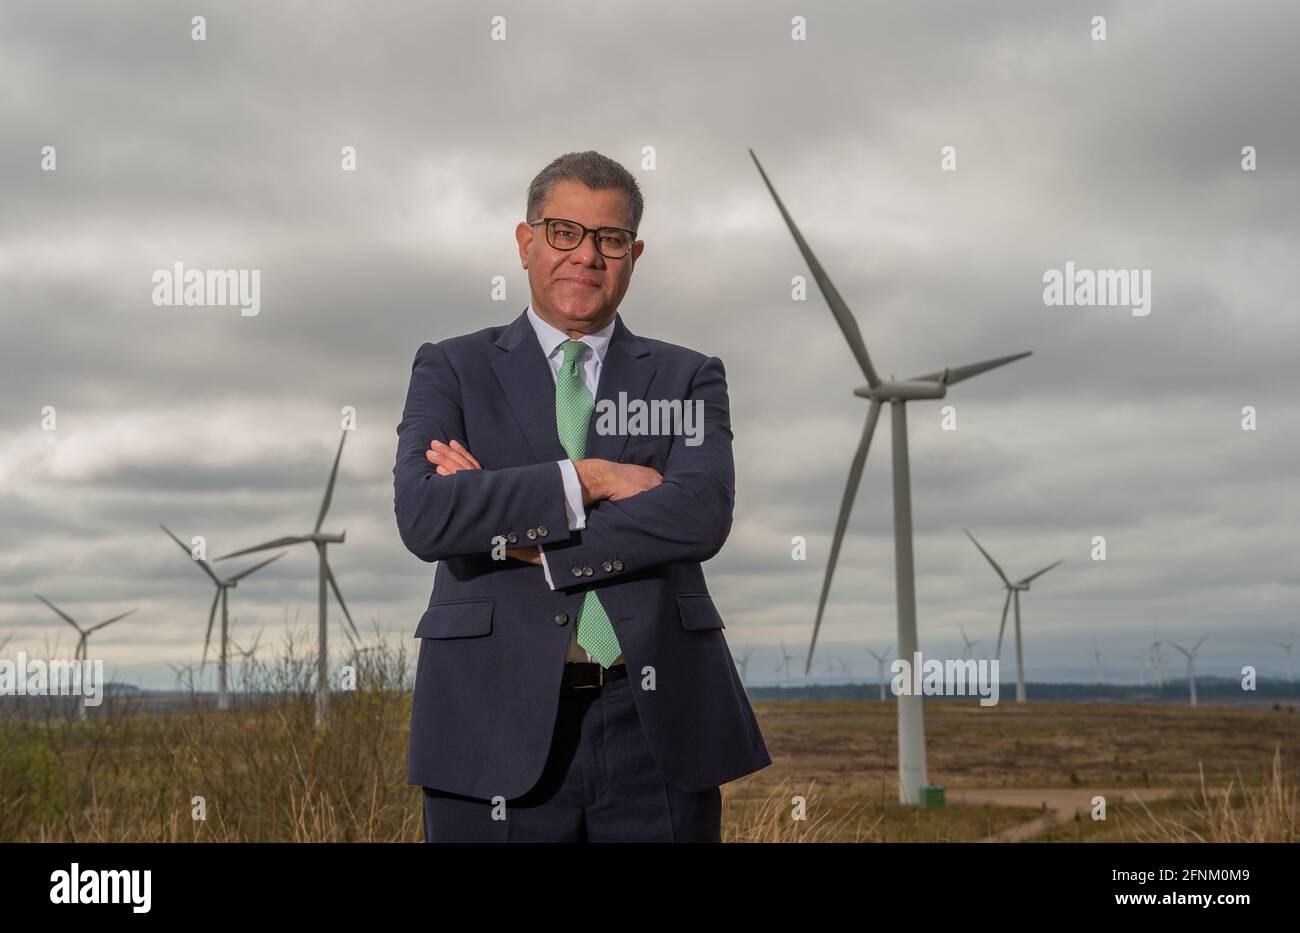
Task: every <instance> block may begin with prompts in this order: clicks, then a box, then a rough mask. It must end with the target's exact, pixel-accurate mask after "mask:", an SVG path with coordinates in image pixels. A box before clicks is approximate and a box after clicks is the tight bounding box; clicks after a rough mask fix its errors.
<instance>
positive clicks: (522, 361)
mask: <svg viewBox="0 0 1300 933" xmlns="http://www.w3.org/2000/svg"><path fill="white" fill-rule="evenodd" d="M642 205H643V202H642V198H641V192H640V190H639V187H638V185H637V183H636V179H635V178H634V177H633V176H632V175H631V174H630V173H629V172H628V171H627V170H626V169H624V168H623V167H622V166H621V165H619V164H618V163H617V162H614V161H612V160H610V159H607V158H606V157H604V156H602V155H600V154H599V153H596V152H582V153H569V154H567V155H564V156H561V157H560V158H558V159H556V160H555V161H554V162H552V163H551V164H550V165H549V166H547V167H546V168H545V169H544V170H543V171H542V172H541V173H540V174H538V176H537V177H536V178H535V179H534V180H533V182H532V185H531V186H530V187H529V191H528V203H527V216H526V219H525V221H524V222H522V223H520V224H519V225H518V227H517V228H516V231H515V237H516V239H517V241H518V244H519V257H520V261H521V262H522V264H523V266H524V268H525V269H527V270H528V282H529V286H530V289H531V292H532V301H531V303H530V304H529V306H528V307H527V308H526V309H525V310H524V312H523V313H522V314H520V315H519V317H517V318H516V319H515V320H514V322H513V323H511V324H509V325H507V326H499V327H489V328H487V329H485V330H480V331H478V332H476V333H472V334H468V335H465V336H461V337H455V338H452V339H449V340H444V341H442V342H440V343H436V344H434V343H426V344H424V345H423V346H421V347H420V349H419V352H418V353H417V354H416V357H415V363H414V366H413V368H412V372H411V383H410V389H409V392H408V394H407V398H406V407H405V411H404V412H403V416H402V422H401V424H400V425H399V426H398V429H397V433H398V449H397V463H396V466H395V467H394V469H393V475H394V491H395V499H394V507H395V511H396V515H397V526H398V529H399V531H400V533H401V537H402V541H403V543H405V545H406V546H407V548H408V549H410V550H411V552H412V553H414V554H415V555H417V556H418V557H420V558H421V559H422V560H426V561H438V568H437V572H436V574H435V576H434V583H433V593H432V595H431V597H430V599H429V607H428V609H427V611H426V612H425V613H424V615H423V617H422V618H421V619H420V623H419V625H418V627H417V628H416V632H415V634H416V636H417V637H418V638H420V639H421V642H420V653H419V662H418V666H417V670H416V682H415V698H414V702H413V707H412V713H411V739H410V763H409V768H408V774H407V780H408V783H412V784H420V785H422V786H423V787H424V831H425V839H426V841H432V842H440V841H511V842H516V841H524V842H529V841H593V842H597V841H714V842H716V841H720V836H721V792H720V789H719V785H720V784H723V783H726V782H727V781H731V780H734V779H736V778H738V777H741V776H743V775H745V774H749V773H751V772H753V771H756V770H758V769H759V768H763V767H765V766H767V765H768V764H770V763H771V758H770V757H769V755H768V753H767V748H766V746H765V745H764V742H763V737H762V735H761V733H760V732H759V729H758V724H757V722H756V721H755V719H754V714H753V711H752V710H751V708H750V706H749V702H748V700H747V698H746V696H745V691H744V687H743V685H742V683H741V681H740V678H739V676H738V675H737V672H736V667H735V663H734V662H733V660H732V657H731V652H730V650H729V649H728V647H727V643H726V640H725V639H724V638H723V634H722V629H723V627H724V626H723V621H722V619H721V617H720V616H719V615H718V611H717V609H716V608H715V607H714V605H713V601H712V599H711V598H710V597H709V593H708V588H707V586H706V585H705V581H704V573H703V570H702V569H701V567H700V563H701V562H702V561H705V560H708V559H709V558H710V557H712V556H713V555H714V554H716V553H717V552H718V550H719V549H720V548H721V547H722V544H723V542H724V541H725V540H726V537H727V534H728V533H729V531H730V530H731V520H732V502H733V498H734V488H735V478H734V467H733V462H732V452H731V440H732V434H731V425H730V418H729V414H728V401H727V387H726V377H725V373H724V370H723V366H722V363H721V361H720V360H718V359H717V358H714V357H708V356H705V355H704V354H701V353H697V352H695V351H693V350H688V349H686V348H684V347H678V346H674V345H672V344H669V343H664V342H662V341H658V340H651V339H648V338H645V337H639V336H636V335H635V334H633V333H632V332H631V331H630V330H628V328H627V326H626V325H625V324H624V323H623V321H622V319H621V318H620V317H619V315H618V313H617V309H618V306H619V303H620V302H621V301H622V299H623V295H624V293H625V292H626V291H627V287H628V284H629V283H630V281H631V278H632V269H633V267H634V265H635V263H636V260H637V258H638V257H639V256H640V255H641V253H642V251H643V250H644V249H645V244H644V242H642V241H640V240H637V239H636V230H637V228H638V225H639V224H640V221H641V211H642ZM620 399H622V400H636V399H642V400H645V401H646V402H649V401H652V400H658V401H660V402H673V401H676V402H678V403H681V409H682V410H683V411H685V410H687V409H688V408H690V407H692V406H694V409H695V410H702V413H703V418H702V424H701V425H698V426H697V427H698V430H697V431H696V432H695V435H694V436H688V434H687V433H686V432H685V431H683V430H680V428H681V427H682V425H681V424H680V423H678V424H677V425H675V427H676V428H678V429H679V430H678V432H677V433H672V432H671V431H664V430H660V431H659V433H657V434H641V433H638V434H633V435H631V436H629V433H630V432H628V431H625V432H624V433H622V434H619V433H617V432H616V431H613V430H609V426H610V424H618V423H620V422H619V421H618V420H617V419H602V418H600V417H599V416H597V417H593V411H594V410H596V408H597V401H598V400H608V401H609V402H610V403H617V402H619V401H620Z"/></svg>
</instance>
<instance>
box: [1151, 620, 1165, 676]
mask: <svg viewBox="0 0 1300 933" xmlns="http://www.w3.org/2000/svg"><path fill="white" fill-rule="evenodd" d="M1163 644H1164V642H1162V641H1161V640H1160V638H1159V637H1158V636H1157V634H1156V626H1155V623H1154V622H1153V623H1151V670H1152V675H1153V677H1154V679H1155V684H1156V686H1157V687H1160V688H1162V689H1163V687H1164V685H1165V659H1164V656H1163V655H1162V654H1161V653H1160V646H1161V645H1163Z"/></svg>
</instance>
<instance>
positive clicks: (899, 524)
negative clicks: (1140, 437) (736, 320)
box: [749, 149, 1029, 804]
mask: <svg viewBox="0 0 1300 933" xmlns="http://www.w3.org/2000/svg"><path fill="white" fill-rule="evenodd" d="M749 155H750V158H752V159H753V160H754V165H755V166H756V167H757V168H758V173H759V174H760V175H762V176H763V183H764V184H765V185H767V190H768V191H769V192H771V194H772V199H773V200H774V201H776V206H777V210H779V211H780V212H781V216H782V218H784V220H785V223H786V226H787V227H789V228H790V233H791V234H792V235H793V236H794V241H795V243H796V245H798V247H799V251H800V252H801V253H802V254H803V258H804V261H805V262H807V263H808V268H809V270H810V271H811V272H812V274H813V278H815V279H816V280H817V287H818V288H819V289H821V293H822V295H823V296H824V297H825V299H826V303H827V304H828V305H830V309H831V314H833V315H834V316H835V321H836V323H837V324H838V325H839V328H840V331H841V332H842V333H843V334H844V339H845V340H846V341H848V344H849V349H850V350H851V351H852V352H853V356H854V358H855V359H856V360H857V363H858V367H859V368H860V369H861V370H862V374H863V375H864V376H865V377H866V380H867V384H866V385H865V386H860V387H858V388H856V389H854V390H853V394H854V395H856V396H858V397H860V398H865V399H869V400H870V402H871V404H870V405H869V406H868V408H867V420H866V425H865V426H864V427H863V430H862V438H861V439H860V440H859V441H858V449H857V452H856V453H854V455H853V462H852V464H851V465H850V467H849V481H848V484H847V485H846V486H845V489H844V500H843V502H842V503H841V505H840V513H839V517H838V518H837V519H836V521H835V537H834V538H833V539H832V542H831V551H830V559H829V560H828V561H827V564H826V578H825V580H823V582H822V592H821V598H820V599H819V600H818V602H817V619H816V621H815V622H814V623H813V635H812V643H811V644H810V645H809V648H808V664H809V665H811V664H812V656H813V652H814V650H816V647H817V633H818V631H819V630H820V628H821V622H822V614H823V612H825V609H826V597H827V595H828V594H829V593H830V588H831V577H832V576H833V575H834V573H835V562H836V560H837V559H838V558H839V554H840V545H841V543H843V541H844V530H845V528H846V527H847V526H848V522H849V513H850V512H851V511H852V509H853V499H854V496H855V495H856V494H857V490H858V483H859V482H860V481H861V479H862V468H863V466H864V465H865V464H866V461H867V450H868V448H869V447H870V446H871V436H872V434H873V433H875V430H876V421H877V420H878V419H879V417H880V409H881V406H882V405H883V404H884V403H885V402H888V403H889V410H890V419H889V420H890V425H891V428H892V435H893V454H894V464H893V470H894V586H895V590H896V592H897V602H898V653H899V654H900V655H901V656H902V657H904V658H906V659H907V660H908V662H909V663H915V661H916V660H917V658H916V655H917V649H918V641H917V634H916V580H915V575H914V572H913V567H912V480H911V471H910V467H909V466H908V456H907V407H906V406H907V403H908V402H909V401H917V400H921V399H941V398H944V397H945V396H946V395H947V394H948V386H950V385H956V384H957V383H958V382H961V381H963V380H965V379H969V378H971V377H972V376H977V375H979V374H980V373H983V372H987V371H988V370H990V369H994V368H996V367H998V366H1003V365H1005V364H1007V363H1010V362H1012V361H1014V360H1018V359H1022V358H1023V357H1026V356H1028V355H1029V353H1028V352H1026V353H1017V354H1014V355H1012V356H1004V357H999V358H997V359H992V360H985V361H984V362H982V363H972V364H970V365H967V366H958V367H955V368H950V369H943V370H941V371H939V372H933V373H926V374H925V375H923V376H916V377H914V378H912V379H905V380H903V381H901V382H895V381H894V380H893V377H892V376H891V377H890V379H889V381H885V380H883V379H881V378H880V376H879V375H877V373H876V368H875V367H874V366H873V365H872V364H871V357H870V356H869V355H868V354H867V346H866V344H865V343H864V342H863V339H862V333H861V331H859V330H858V322H857V321H856V320H855V319H854V317H853V312H851V311H850V310H849V307H848V305H847V304H846V303H845V302H844V299H843V298H841V297H840V293H839V292H838V291H837V290H836V288H835V285H834V284H833V283H832V282H831V280H830V276H828V275H827V274H826V271H825V270H824V269H823V268H822V265H821V263H820V262H818V261H817V257H816V256H814V255H813V251H812V248H811V247H809V246H808V243H807V242H806V241H805V240H804V238H803V234H801V233H800V232H799V228H798V227H796V226H795V223H794V220H793V219H792V218H791V217H790V214H789V212H788V211H786V209H785V205H784V204H782V203H781V199H780V197H778V196H777V193H776V189H775V188H773V187H772V183H771V182H770V181H769V180H768V178H767V173H766V172H764V171H763V166H762V165H760V164H759V161H758V156H756V155H754V150H753V149H751V150H749ZM805 673H807V671H806V670H805ZM921 700H922V698H921V697H920V696H916V695H912V694H911V693H907V694H903V695H901V696H899V697H898V782H899V786H898V799H899V801H900V802H902V803H907V804H917V803H920V796H921V788H922V787H924V786H926V785H927V784H929V779H928V778H927V777H926V766H925V719H924V716H923V708H922V704H921Z"/></svg>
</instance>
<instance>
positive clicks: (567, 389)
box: [555, 340, 621, 667]
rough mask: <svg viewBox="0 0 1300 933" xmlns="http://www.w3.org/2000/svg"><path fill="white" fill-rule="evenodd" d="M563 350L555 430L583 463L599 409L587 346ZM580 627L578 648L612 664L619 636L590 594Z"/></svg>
mask: <svg viewBox="0 0 1300 933" xmlns="http://www.w3.org/2000/svg"><path fill="white" fill-rule="evenodd" d="M562 346H563V349H564V362H563V363H562V364H561V365H560V372H559V374H558V375H557V376H556V377H555V429H556V431H557V432H558V433H559V435H560V443H561V444H563V445H564V452H565V453H566V454H568V455H569V459H570V460H581V459H582V457H583V455H584V454H585V453H586V451H587V427H588V425H589V424H590V423H591V412H592V410H593V409H594V408H595V407H596V402H595V399H593V398H592V397H591V393H590V392H589V391H588V390H587V384H586V382H584V381H583V378H582V354H583V353H584V352H585V351H586V349H587V345H586V344H585V343H583V342H582V341H580V340H568V341H566V342H565V343H564V344H563V345H562ZM577 626H578V644H579V645H581V646H582V648H583V650H584V651H586V652H587V653H588V654H590V655H591V656H592V657H593V658H595V659H596V660H597V661H599V662H600V666H601V667H609V666H610V665H611V664H613V663H614V660H615V659H616V658H617V657H618V656H619V653H620V651H621V649H620V648H619V644H618V636H617V635H615V634H614V624H613V623H612V622H610V620H609V616H608V615H607V614H606V612H605V607H604V606H602V605H601V604H600V600H599V599H598V598H597V596H596V594H595V593H594V592H593V591H591V590H588V591H587V592H586V593H584V594H583V596H582V605H581V606H579V607H578V621H577Z"/></svg>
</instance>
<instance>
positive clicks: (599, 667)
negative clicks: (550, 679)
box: [571, 661, 605, 690]
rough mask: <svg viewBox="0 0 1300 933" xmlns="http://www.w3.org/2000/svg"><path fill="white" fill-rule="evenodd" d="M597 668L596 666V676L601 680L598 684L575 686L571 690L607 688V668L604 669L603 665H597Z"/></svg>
mask: <svg viewBox="0 0 1300 933" xmlns="http://www.w3.org/2000/svg"><path fill="white" fill-rule="evenodd" d="M577 663H579V664H582V663H586V664H594V663H595V662H593V661H586V662H583V661H579V662H577ZM595 666H596V676H597V678H598V680H599V682H598V683H594V684H574V685H573V687H572V688H571V689H573V690H590V689H593V688H597V687H603V686H605V668H604V667H603V666H602V665H600V664H596V665H595Z"/></svg>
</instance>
